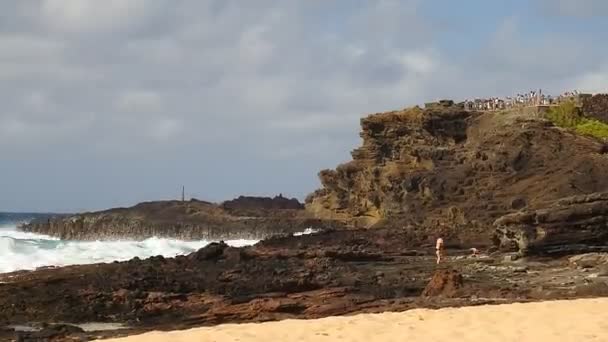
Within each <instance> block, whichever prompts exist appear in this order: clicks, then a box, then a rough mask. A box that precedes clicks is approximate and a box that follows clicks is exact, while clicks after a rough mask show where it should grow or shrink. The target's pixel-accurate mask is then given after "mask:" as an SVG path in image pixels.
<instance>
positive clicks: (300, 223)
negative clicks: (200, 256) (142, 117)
mask: <svg viewBox="0 0 608 342" xmlns="http://www.w3.org/2000/svg"><path fill="white" fill-rule="evenodd" d="M294 204H297V206H296V205H294ZM292 207H296V208H298V207H302V204H300V203H299V202H297V200H296V203H294V202H293V200H286V199H284V198H278V197H277V198H274V199H272V198H259V197H247V198H240V199H237V200H235V201H230V202H226V203H224V204H219V205H218V204H214V203H210V202H204V201H198V200H191V201H186V202H181V201H161V202H147V203H140V204H138V205H136V206H134V207H130V208H116V209H110V210H106V211H101V212H92V213H83V214H78V215H73V216H67V217H57V218H49V219H45V220H36V221H33V222H32V223H30V224H26V225H23V226H22V227H21V229H22V230H24V231H29V232H36V233H42V234H48V235H51V236H56V237H60V238H62V239H70V240H98V239H99V240H102V239H108V240H112V239H142V238H149V237H153V236H157V237H170V238H177V239H184V240H190V239H196V240H198V239H207V240H220V239H223V240H230V239H254V240H257V239H263V238H267V237H271V236H275V235H283V234H292V233H294V232H301V231H303V230H305V229H306V228H310V227H314V228H319V229H324V228H334V227H339V226H341V224H340V223H337V222H334V221H331V220H322V219H316V218H314V217H313V216H312V215H311V214H309V213H307V212H306V211H305V210H303V209H292ZM245 209H246V210H245Z"/></svg>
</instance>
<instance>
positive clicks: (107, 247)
mask: <svg viewBox="0 0 608 342" xmlns="http://www.w3.org/2000/svg"><path fill="white" fill-rule="evenodd" d="M256 242H257V241H256V240H232V241H226V243H227V244H228V245H230V246H234V247H241V246H248V245H253V244H255V243H256ZM209 243H210V241H205V240H202V241H181V240H174V239H165V238H156V237H154V238H150V239H146V240H143V241H64V240H59V239H57V238H53V237H50V236H46V235H40V234H34V233H26V232H21V231H18V230H17V228H16V227H15V226H5V227H0V273H6V272H13V271H18V270H33V269H36V268H38V267H44V266H68V265H81V264H94V263H106V262H113V261H125V260H130V259H132V258H134V257H139V258H142V259H144V258H149V257H152V256H156V255H162V256H164V257H174V256H177V255H185V254H189V253H192V252H194V251H197V250H199V249H200V248H203V247H205V246H206V245H208V244H209Z"/></svg>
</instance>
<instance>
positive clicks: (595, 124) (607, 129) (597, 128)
mask: <svg viewBox="0 0 608 342" xmlns="http://www.w3.org/2000/svg"><path fill="white" fill-rule="evenodd" d="M575 130H576V132H577V133H579V134H582V135H590V136H592V137H596V138H600V139H608V124H605V123H603V122H601V121H598V120H593V119H583V120H582V122H581V123H579V124H578V125H577V126H576V128H575Z"/></svg>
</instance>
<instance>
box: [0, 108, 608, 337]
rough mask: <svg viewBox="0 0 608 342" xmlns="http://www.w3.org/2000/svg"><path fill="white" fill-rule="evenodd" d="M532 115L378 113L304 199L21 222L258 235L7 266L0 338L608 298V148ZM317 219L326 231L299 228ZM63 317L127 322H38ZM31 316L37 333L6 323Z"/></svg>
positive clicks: (55, 228)
mask: <svg viewBox="0 0 608 342" xmlns="http://www.w3.org/2000/svg"><path fill="white" fill-rule="evenodd" d="M597 103H598V105H597V106H594V107H593V110H594V113H596V112H598V110H600V109H598V108H597V107H598V106H599V104H601V103H603V100H602V101H599V100H598V102H597ZM537 114H538V113H531V112H530V111H518V110H513V111H505V112H491V113H484V112H474V111H473V112H471V111H465V110H464V108H463V106H462V105H458V104H454V103H453V102H451V101H442V102H440V103H434V104H428V105H427V107H425V108H419V107H415V108H410V109H405V110H401V111H394V112H389V113H381V114H376V115H371V116H368V117H366V118H364V119H362V121H361V124H362V133H361V136H362V138H363V144H362V146H361V147H360V148H358V149H356V150H354V151H353V152H352V157H353V160H352V161H350V162H348V163H346V164H343V165H340V166H338V167H337V168H336V169H335V170H324V171H321V172H320V174H319V177H320V180H321V184H322V188H321V189H319V190H317V191H315V192H314V193H312V194H311V195H310V196H308V198H307V199H306V204H305V208H304V205H302V204H301V203H299V202H298V201H297V200H292V199H286V198H283V197H282V196H278V197H275V198H272V199H271V198H255V197H240V198H238V199H236V200H233V201H227V202H224V203H222V204H214V203H209V202H204V201H198V200H190V201H165V202H149V203H142V204H139V205H136V206H134V207H131V208H119V209H112V210H108V211H103V212H96V213H84V214H79V215H73V216H68V217H58V218H53V219H48V220H45V221H35V222H33V223H31V224H29V225H25V226H23V227H22V229H23V230H25V231H30V232H36V233H43V234H48V235H53V236H57V237H60V238H62V239H78V240H90V239H123V238H138V239H141V238H146V237H151V236H158V237H172V238H178V239H186V240H189V239H206V240H220V239H224V240H229V239H255V240H258V239H263V241H261V242H260V243H258V244H256V245H254V246H250V247H243V248H232V247H229V246H227V245H226V244H224V243H213V244H211V245H209V246H207V247H205V248H203V249H201V250H199V251H197V252H195V253H192V254H190V255H187V256H178V257H176V258H163V257H153V258H150V259H147V260H139V259H138V258H135V259H133V260H130V261H126V262H114V263H110V264H97V265H86V266H70V267H64V268H57V269H54V268H47V269H41V270H37V271H33V272H18V273H13V274H2V275H0V327H2V326H4V327H5V328H4V329H3V330H2V329H1V328H0V339H4V340H10V339H11V338H17V336H19V337H18V338H20V339H21V341H28V339H29V340H36V339H37V338H38V339H40V338H41V337H40V336H42V335H44V336H46V337H44V338H47V340H57V341H63V340H70V339H72V340H89V339H93V338H100V337H110V336H122V335H129V334H134V333H139V332H143V331H148V330H152V329H154V330H176V329H186V328H190V327H197V326H206V325H216V324H221V323H235V322H262V321H271V320H281V319H287V318H319V317H326V316H334V315H347V314H354V313H364V312H384V311H402V310H407V309H411V308H418V307H425V308H438V307H445V306H463V305H479V304H487V303H509V302H525V301H538V300H548V299H570V298H581V297H594V296H608V254H606V253H605V252H607V251H608V249H607V248H608V220H607V217H608V177H606V170H608V153H607V152H608V148H607V146H608V145H607V144H606V142H605V141H601V140H598V139H594V138H589V137H583V136H579V135H577V134H574V133H573V132H570V131H568V130H564V129H561V128H558V127H555V126H554V125H553V124H551V122H549V121H547V120H545V119H543V118H542V116H539V115H537ZM310 227H314V228H318V229H320V230H321V231H320V232H318V233H315V234H312V235H306V236H293V233H295V232H299V231H303V230H304V229H306V228H310ZM438 236H442V237H443V238H444V240H445V241H446V246H447V252H448V259H447V262H445V263H442V264H440V265H436V263H435V257H434V252H435V251H434V245H433V244H434V240H435V238H437V237H438ZM471 247H476V248H478V249H479V250H480V251H481V254H480V255H477V256H472V255H470V252H469V248H471ZM589 252H593V253H589ZM58 322H59V323H66V322H67V323H71V324H79V323H90V322H99V323H117V324H124V325H125V326H127V327H128V328H126V329H121V330H116V329H114V330H109V331H105V332H101V331H96V332H86V331H82V330H80V329H78V328H74V327H71V326H70V325H67V326H66V325H59V326H52V325H51V326H48V325H44V324H50V323H58ZM33 323H36V324H42V325H41V326H42V327H43V329H42V330H41V331H39V332H30V333H28V332H20V333H16V332H15V331H13V329H11V328H9V327H10V326H14V325H31V324H33ZM40 334H42V335H40Z"/></svg>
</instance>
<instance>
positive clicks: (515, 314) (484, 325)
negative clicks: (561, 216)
mask: <svg viewBox="0 0 608 342" xmlns="http://www.w3.org/2000/svg"><path fill="white" fill-rule="evenodd" d="M111 341H117V342H118V341H123V342H170V341H176V342H178V341H179V342H186V341H187V342H191V341H197V342H198V341H201V342H212V341H214V342H230V341H239V342H246V341H252V342H253V341H256V342H275V341H276V342H282V341H315V342H316V341H319V342H323V341H361V342H375V341H378V342H388V341H399V342H402V341H407V342H412V341H421V342H423V341H424V342H427V341H428V342H431V341H452V342H466V341H476V342H502V341H516V342H526V341H534V342H545V341H547V342H549V341H573V342H584V341H598V342H599V341H602V342H606V341H608V298H604V299H580V300H574V301H553V302H544V303H530V304H507V305H495V306H478V307H466V308H459V309H441V310H411V311H407V312H403V313H384V314H374V315H372V314H364V315H357V316H349V317H330V318H324V319H318V320H309V321H305V320H287V321H281V322H270V323H262V324H241V325H237V324H228V325H221V326H217V327H212V328H200V329H193V330H187V331H176V332H169V333H160V332H153V333H148V334H144V335H141V336H133V337H129V338H125V339H115V340H111Z"/></svg>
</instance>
